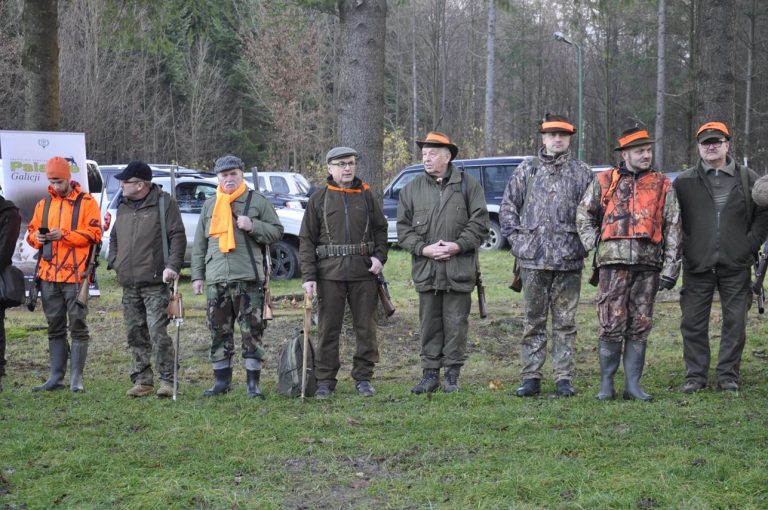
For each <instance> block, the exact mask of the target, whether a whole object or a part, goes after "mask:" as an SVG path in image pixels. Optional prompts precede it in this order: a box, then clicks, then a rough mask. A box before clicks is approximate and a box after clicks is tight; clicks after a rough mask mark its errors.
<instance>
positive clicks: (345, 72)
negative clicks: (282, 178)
mask: <svg viewBox="0 0 768 510" xmlns="http://www.w3.org/2000/svg"><path fill="white" fill-rule="evenodd" d="M338 8H339V19H340V22H341V23H340V29H341V30H340V41H341V44H342V49H341V59H340V70H339V77H338V80H337V83H338V86H339V109H338V119H339V139H338V142H337V143H338V144H339V145H344V146H349V147H352V148H354V149H355V150H356V151H357V152H358V153H359V154H360V156H361V158H360V162H359V163H358V167H357V175H358V176H359V177H360V178H361V179H363V180H364V181H365V182H367V183H368V184H370V185H371V187H372V188H373V189H374V190H376V192H378V193H381V191H382V173H383V164H382V157H383V152H384V148H383V139H384V38H385V34H386V19H387V2H386V0H338Z"/></svg>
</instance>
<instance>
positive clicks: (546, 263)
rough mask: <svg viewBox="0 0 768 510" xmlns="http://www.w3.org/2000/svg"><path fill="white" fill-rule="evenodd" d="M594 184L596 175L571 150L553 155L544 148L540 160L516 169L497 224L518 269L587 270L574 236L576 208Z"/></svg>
mask: <svg viewBox="0 0 768 510" xmlns="http://www.w3.org/2000/svg"><path fill="white" fill-rule="evenodd" d="M591 181H592V170H590V168H589V166H588V165H587V164H586V163H582V162H581V161H578V160H576V159H572V158H571V153H570V151H567V152H564V153H563V154H560V155H558V156H550V155H547V154H545V153H544V150H543V148H542V149H539V155H538V157H536V158H529V159H527V160H525V161H524V162H523V163H521V164H520V166H518V167H517V169H516V170H515V173H514V174H512V177H511V178H510V179H509V182H508V183H507V187H506V189H505V190H504V199H503V200H502V202H501V210H500V211H499V220H500V222H501V232H502V234H503V235H504V237H506V238H507V240H508V241H509V244H510V246H512V254H513V255H514V256H515V257H517V260H518V264H519V265H520V267H524V268H526V269H546V270H550V271H575V270H580V269H582V268H583V267H584V256H585V255H586V252H585V251H584V248H583V247H582V245H581V241H580V240H579V234H578V232H577V231H576V207H577V206H578V204H579V201H580V200H581V197H582V196H583V195H584V192H585V191H586V189H587V187H588V186H589V183H590V182H591ZM528 186H530V187H531V189H530V191H527V188H528Z"/></svg>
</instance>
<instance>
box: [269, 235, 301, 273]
mask: <svg viewBox="0 0 768 510" xmlns="http://www.w3.org/2000/svg"><path fill="white" fill-rule="evenodd" d="M269 253H270V255H271V257H272V279H273V280H290V279H291V278H295V277H297V276H299V254H298V253H297V252H296V248H295V247H294V246H293V245H292V244H291V243H287V242H285V241H278V242H276V243H273V244H271V245H270V247H269Z"/></svg>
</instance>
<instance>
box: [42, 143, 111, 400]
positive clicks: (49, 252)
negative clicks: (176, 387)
mask: <svg viewBox="0 0 768 510" xmlns="http://www.w3.org/2000/svg"><path fill="white" fill-rule="evenodd" d="M45 176H46V177H47V178H48V196H46V197H45V198H43V199H42V200H40V201H39V202H38V203H37V206H36V207H35V213H34V216H33V217H32V220H31V221H30V222H29V225H28V226H27V242H28V243H29V244H30V246H32V247H33V248H36V249H38V250H39V253H38V271H37V277H38V278H39V279H40V296H41V298H42V301H43V312H44V313H45V318H46V320H47V321H48V358H49V360H50V375H49V376H48V380H47V381H45V383H44V384H42V385H40V386H35V387H33V388H32V391H54V390H59V389H62V388H64V387H65V385H64V375H65V373H66V371H67V359H70V385H69V389H70V390H72V391H74V392H79V391H83V390H84V387H83V370H84V369H85V359H86V357H87V354H88V345H89V341H90V335H89V334H88V325H87V324H86V322H85V320H86V317H87V316H88V306H87V305H86V306H82V305H81V304H79V303H77V293H78V290H79V289H80V286H81V285H88V274H87V268H88V260H89V259H90V255H91V252H92V250H95V249H96V245H98V244H99V243H100V242H101V213H100V211H99V204H97V203H96V200H94V198H93V197H92V196H91V195H90V194H89V193H85V192H83V191H81V190H80V183H79V182H77V181H74V180H72V174H71V166H70V161H69V160H67V159H65V158H62V157H60V156H54V157H52V158H51V159H49V160H48V161H47V162H46V164H45ZM67 326H69V335H70V337H71V338H72V345H71V348H70V346H69V345H68V344H67Z"/></svg>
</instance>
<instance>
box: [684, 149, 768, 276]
mask: <svg viewBox="0 0 768 510" xmlns="http://www.w3.org/2000/svg"><path fill="white" fill-rule="evenodd" d="M731 161H733V160H732V159H731V157H730V156H728V163H730V162H731ZM735 166H736V172H735V178H736V179H738V180H737V182H736V185H735V186H734V187H733V189H732V190H731V194H730V195H729V196H728V201H727V202H726V204H725V206H724V208H723V210H722V212H721V213H720V214H718V213H717V208H716V207H715V202H714V199H713V195H712V189H711V187H710V185H709V181H708V179H707V176H706V175H705V173H704V168H703V167H702V164H701V160H699V163H698V164H697V165H696V166H694V167H692V168H689V169H688V170H686V171H685V172H683V173H682V174H680V175H679V176H678V177H677V179H675V182H673V183H672V185H673V186H674V188H675V192H676V193H677V201H678V202H679V203H680V217H681V220H682V225H683V269H684V270H685V271H688V272H691V273H701V272H705V271H711V270H712V269H714V268H715V266H717V265H720V266H724V267H726V268H730V269H744V268H747V267H749V266H750V265H752V264H753V263H754V254H755V253H757V251H758V250H759V248H760V245H761V244H762V243H763V242H765V239H766V236H768V208H765V207H758V206H757V205H756V204H755V202H754V201H753V200H752V186H753V185H754V184H755V181H756V180H757V174H756V173H755V172H753V171H752V170H750V169H748V168H747V167H744V166H742V165H739V164H738V163H736V164H735ZM741 172H747V177H748V179H747V181H748V186H749V189H748V190H743V189H742V185H741ZM747 204H749V208H750V210H751V212H750V214H749V215H748V214H747ZM748 216H751V218H752V221H751V223H750V222H749V221H747V218H748Z"/></svg>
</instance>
